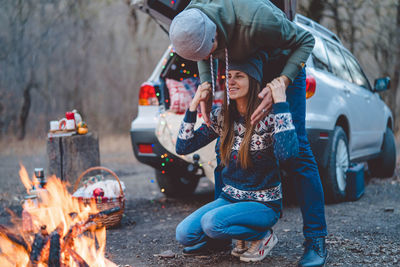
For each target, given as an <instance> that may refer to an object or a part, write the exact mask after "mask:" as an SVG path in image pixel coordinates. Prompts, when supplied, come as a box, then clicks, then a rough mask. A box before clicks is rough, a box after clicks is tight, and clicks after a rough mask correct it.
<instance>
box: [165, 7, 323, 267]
mask: <svg viewBox="0 0 400 267" xmlns="http://www.w3.org/2000/svg"><path fill="white" fill-rule="evenodd" d="M170 39H171V42H172V45H173V46H174V48H175V50H176V52H177V53H178V54H179V55H180V56H182V57H183V58H186V59H189V60H192V61H198V68H199V75H200V80H201V82H202V83H207V84H208V86H210V88H213V89H214V87H215V85H214V84H215V77H214V76H215V69H217V64H218V60H223V61H225V65H226V66H228V65H229V59H232V60H235V61H242V60H245V59H247V58H248V57H249V56H250V55H252V54H254V53H255V52H257V51H259V50H263V51H265V52H266V53H267V54H268V55H270V57H272V58H278V59H279V60H278V61H279V62H284V64H283V65H282V67H279V66H278V65H273V66H270V69H269V70H268V73H265V71H264V76H265V77H267V76H270V75H272V74H274V75H275V76H274V77H271V79H279V80H282V81H284V83H285V85H286V87H287V89H286V95H287V101H288V102H289V104H290V111H291V113H292V117H293V123H294V125H295V128H296V132H297V136H298V139H299V156H298V157H297V158H296V159H294V160H293V162H292V163H291V164H290V166H287V168H286V171H287V172H288V174H289V178H290V179H294V182H295V185H296V189H297V196H298V200H299V203H300V207H301V211H302V216H303V224H304V226H303V234H304V237H305V243H304V244H305V250H304V254H303V256H302V258H301V259H300V261H299V266H322V265H324V264H325V262H326V258H327V251H326V246H325V237H326V235H327V230H326V222H325V210H324V195H323V191H322V185H321V180H320V177H319V173H318V167H317V164H316V162H315V159H314V156H313V154H312V151H311V148H310V145H309V142H308V139H307V135H306V130H305V107H306V98H305V62H306V61H307V58H308V57H309V55H310V53H311V51H312V48H313V47H314V38H313V37H312V35H311V34H310V33H309V32H307V31H306V30H304V29H302V28H300V27H298V26H297V25H296V24H294V23H292V22H291V21H290V20H288V19H287V18H286V16H285V14H284V13H283V12H282V11H281V10H280V9H278V8H277V7H276V6H274V5H273V4H272V3H271V2H270V1H268V0H252V1H243V0H213V1H211V0H192V1H191V3H190V4H189V5H188V7H187V8H186V9H185V10H184V11H182V12H181V13H180V14H178V15H177V16H176V17H175V18H174V20H173V21H172V24H171V27H170ZM226 69H227V68H226ZM272 70H273V71H272ZM276 72H277V74H275V73H276ZM226 76H227V75H226ZM271 79H270V80H269V81H271ZM264 85H265V88H264V89H263V91H262V92H261V93H260V95H259V97H260V98H262V99H263V100H262V102H261V104H260V106H259V107H258V108H257V109H256V110H255V112H254V113H253V115H252V117H251V122H252V123H253V124H255V123H258V121H259V120H260V119H261V118H263V117H264V116H265V115H266V114H267V112H269V110H270V108H271V106H272V96H271V91H270V89H269V84H268V83H266V84H264ZM227 89H228V88H227ZM209 98H210V99H211V97H209ZM201 109H202V114H203V116H204V120H205V122H206V123H207V124H209V123H210V120H209V108H207V105H206V103H205V102H202V103H201ZM210 242H211V241H210ZM210 247H211V246H210ZM198 249H202V248H199V247H196V248H193V250H198ZM187 252H188V251H187Z"/></svg>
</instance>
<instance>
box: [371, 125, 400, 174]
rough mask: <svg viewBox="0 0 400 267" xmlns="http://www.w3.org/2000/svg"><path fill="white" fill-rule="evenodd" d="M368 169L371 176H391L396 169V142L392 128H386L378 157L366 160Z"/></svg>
mask: <svg viewBox="0 0 400 267" xmlns="http://www.w3.org/2000/svg"><path fill="white" fill-rule="evenodd" d="M368 169H369V171H370V173H371V176H373V177H379V178H389V177H392V176H393V174H394V170H395V169H396V142H395V138H394V134H393V131H392V129H390V128H387V129H386V132H385V135H384V137H383V143H382V150H381V154H380V156H379V157H378V158H376V159H373V160H370V161H368Z"/></svg>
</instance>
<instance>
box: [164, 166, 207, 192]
mask: <svg viewBox="0 0 400 267" xmlns="http://www.w3.org/2000/svg"><path fill="white" fill-rule="evenodd" d="M156 179H157V183H158V186H159V187H160V190H161V192H163V193H164V194H165V195H166V196H167V197H185V196H189V195H191V194H193V192H194V190H195V189H196V187H197V184H198V183H199V177H195V176H193V175H190V174H188V173H186V174H185V175H182V174H180V173H177V172H173V171H169V172H168V173H161V171H159V170H156Z"/></svg>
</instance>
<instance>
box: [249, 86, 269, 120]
mask: <svg viewBox="0 0 400 267" xmlns="http://www.w3.org/2000/svg"><path fill="white" fill-rule="evenodd" d="M258 97H259V98H261V99H262V101H261V103H260V105H258V107H257V108H256V110H254V112H253V114H251V117H250V120H251V121H250V122H251V125H255V124H257V123H258V122H259V121H260V120H261V119H262V118H264V117H265V116H266V115H267V114H268V113H269V112H270V111H271V108H272V93H271V89H270V88H269V86H268V84H267V86H265V87H264V89H262V91H261V92H260V93H259V94H258Z"/></svg>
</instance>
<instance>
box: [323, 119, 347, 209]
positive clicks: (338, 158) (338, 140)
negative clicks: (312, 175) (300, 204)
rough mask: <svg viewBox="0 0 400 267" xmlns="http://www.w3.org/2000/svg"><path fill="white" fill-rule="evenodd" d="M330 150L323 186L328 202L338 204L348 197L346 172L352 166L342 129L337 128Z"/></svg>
mask: <svg viewBox="0 0 400 267" xmlns="http://www.w3.org/2000/svg"><path fill="white" fill-rule="evenodd" d="M328 149H329V151H328V153H329V154H328V155H329V156H328V165H327V167H326V169H325V170H323V171H322V173H323V174H324V175H323V179H322V185H323V187H324V193H325V200H326V202H328V203H336V202H340V201H343V200H344V199H345V197H346V171H347V169H348V168H349V165H350V156H349V143H348V140H347V136H346V133H345V132H344V130H343V128H342V127H340V126H336V127H335V129H334V132H333V137H332V142H331V143H330V146H329V147H328Z"/></svg>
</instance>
